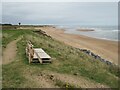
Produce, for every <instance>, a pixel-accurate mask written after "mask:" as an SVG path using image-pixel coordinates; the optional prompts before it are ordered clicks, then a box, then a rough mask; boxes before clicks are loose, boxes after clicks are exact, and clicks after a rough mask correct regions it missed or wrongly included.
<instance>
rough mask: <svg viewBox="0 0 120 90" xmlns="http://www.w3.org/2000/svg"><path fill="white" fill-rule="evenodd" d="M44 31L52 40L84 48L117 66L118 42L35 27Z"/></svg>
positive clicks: (50, 28) (52, 28)
mask: <svg viewBox="0 0 120 90" xmlns="http://www.w3.org/2000/svg"><path fill="white" fill-rule="evenodd" d="M35 29H41V30H43V31H45V32H46V33H47V34H48V35H50V36H51V37H52V38H54V39H56V40H59V41H62V42H64V43H65V44H67V45H70V46H73V47H77V48H84V49H88V50H91V51H92V52H94V53H96V54H98V55H100V56H101V57H102V58H104V59H107V60H109V61H110V62H113V63H115V64H118V42H117V41H110V40H102V39H96V38H91V37H87V36H83V35H75V34H67V33H64V30H63V29H58V28H55V27H50V26H47V27H36V28H35Z"/></svg>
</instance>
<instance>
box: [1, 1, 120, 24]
mask: <svg viewBox="0 0 120 90" xmlns="http://www.w3.org/2000/svg"><path fill="white" fill-rule="evenodd" d="M19 22H21V23H22V24H56V25H117V23H118V3H117V2H3V3H2V23H12V24H18V23H19Z"/></svg>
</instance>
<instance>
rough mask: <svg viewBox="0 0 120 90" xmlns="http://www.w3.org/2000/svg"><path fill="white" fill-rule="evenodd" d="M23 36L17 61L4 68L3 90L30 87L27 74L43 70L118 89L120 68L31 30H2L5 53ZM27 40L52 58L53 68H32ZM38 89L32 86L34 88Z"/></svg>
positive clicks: (19, 44) (34, 65)
mask: <svg viewBox="0 0 120 90" xmlns="http://www.w3.org/2000/svg"><path fill="white" fill-rule="evenodd" d="M20 36H21V37H22V39H21V40H20V41H19V42H18V43H17V48H18V53H17V57H16V58H15V60H14V62H12V63H10V64H8V65H3V87H23V86H24V87H29V84H30V83H31V81H30V80H28V79H27V78H25V77H24V73H26V72H28V71H29V72H32V73H34V74H38V73H39V71H44V70H47V71H53V72H57V73H62V74H68V75H76V74H77V77H79V76H83V77H85V78H86V79H89V80H91V81H95V82H98V83H102V84H104V85H108V86H110V87H112V88H116V87H118V78H119V77H118V76H119V72H118V69H117V67H111V66H108V65H106V64H104V63H102V62H100V61H99V60H96V59H94V58H92V57H90V56H88V55H86V54H85V53H83V52H81V51H79V50H78V49H76V48H73V47H71V46H67V45H65V44H64V43H62V42H59V41H56V40H54V39H52V38H51V37H48V36H46V35H44V34H41V33H36V32H33V31H32V30H3V42H2V46H3V50H4V49H5V47H6V45H7V44H8V43H9V42H11V41H12V40H14V39H16V38H18V37H20ZM27 40H30V41H31V42H32V43H33V45H34V47H40V48H43V49H44V50H45V51H46V52H47V53H48V54H49V55H50V56H51V57H52V64H47V65H40V64H29V63H28V59H27V58H26V56H25V47H26V41H27ZM29 72H28V74H29ZM59 82H60V83H61V81H59ZM56 85H59V84H58V82H57V84H56ZM35 86H36V85H34V84H32V86H31V87H35ZM59 86H61V87H63V86H64V85H59ZM71 86H72V85H71Z"/></svg>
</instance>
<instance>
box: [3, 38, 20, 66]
mask: <svg viewBox="0 0 120 90" xmlns="http://www.w3.org/2000/svg"><path fill="white" fill-rule="evenodd" d="M19 40H20V38H18V39H17V40H14V41H12V42H10V43H9V44H8V45H7V46H6V48H5V50H4V51H3V58H2V64H8V63H10V62H12V61H13V60H14V59H15V56H16V53H17V45H16V43H17V42H18V41H19Z"/></svg>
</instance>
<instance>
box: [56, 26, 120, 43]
mask: <svg viewBox="0 0 120 90" xmlns="http://www.w3.org/2000/svg"><path fill="white" fill-rule="evenodd" d="M56 27H57V28H61V29H64V30H65V33H70V34H77V35H85V36H88V37H92V38H98V39H105V40H111V41H120V39H119V36H118V35H119V33H120V30H118V26H91V25H56ZM79 29H92V30H94V31H87V32H84V31H78V30H79Z"/></svg>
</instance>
